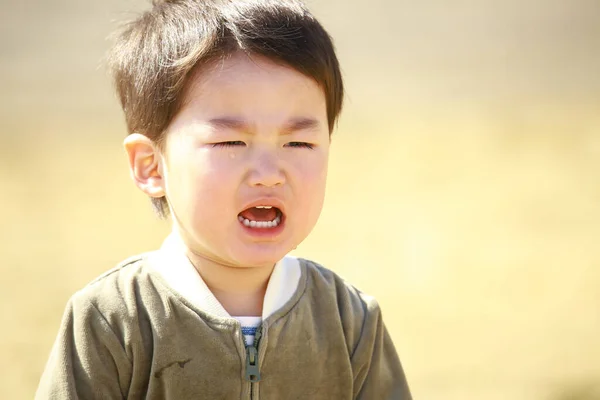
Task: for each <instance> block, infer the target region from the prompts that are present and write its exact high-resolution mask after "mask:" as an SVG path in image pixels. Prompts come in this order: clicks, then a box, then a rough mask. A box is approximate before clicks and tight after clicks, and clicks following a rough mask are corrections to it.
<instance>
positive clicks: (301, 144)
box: [286, 142, 315, 150]
mask: <svg viewBox="0 0 600 400" xmlns="http://www.w3.org/2000/svg"><path fill="white" fill-rule="evenodd" d="M286 146H288V147H303V148H306V149H310V150H312V149H314V148H315V146H314V145H313V144H310V143H306V142H289V143H288V144H287V145H286Z"/></svg>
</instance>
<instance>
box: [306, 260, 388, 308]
mask: <svg viewBox="0 0 600 400" xmlns="http://www.w3.org/2000/svg"><path fill="white" fill-rule="evenodd" d="M298 260H299V261H300V264H301V265H303V266H304V267H305V269H306V273H307V275H308V278H309V283H308V284H309V285H313V286H314V287H315V288H316V289H317V290H318V291H319V292H320V294H321V295H323V294H324V293H326V294H328V295H329V296H333V297H335V299H337V301H338V302H339V303H340V304H341V305H346V306H349V307H353V308H356V309H357V310H356V311H361V310H362V311H364V312H373V311H378V310H379V304H378V302H377V300H376V299H375V297H373V296H371V295H369V294H366V293H364V292H362V291H361V290H360V289H358V288H357V287H356V286H354V285H353V284H351V283H349V282H348V281H346V280H345V279H344V278H342V277H341V276H340V275H338V274H337V273H335V272H334V271H332V270H330V269H328V268H326V267H324V266H323V265H321V264H319V263H317V262H315V261H312V260H307V259H304V258H299V259H298Z"/></svg>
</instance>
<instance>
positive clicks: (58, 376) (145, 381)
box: [36, 252, 412, 400]
mask: <svg viewBox="0 0 600 400" xmlns="http://www.w3.org/2000/svg"><path fill="white" fill-rule="evenodd" d="M156 254H157V252H150V253H145V254H142V255H140V256H136V257H133V258H131V259H129V260H126V261H125V262H123V263H122V264H121V265H119V266H118V267H116V268H114V269H112V270H111V271H109V272H107V273H105V274H104V275H102V276H100V277H99V278H97V279H96V280H94V281H93V282H91V283H90V284H89V285H87V286H86V287H84V288H83V289H82V290H80V291H79V292H77V293H76V294H74V295H73V296H72V297H71V299H70V300H69V302H68V304H67V307H66V310H65V313H64V316H63V319H62V322H61V325H60V329H59V333H58V336H57V338H56V341H55V343H54V346H53V348H52V351H51V355H50V358H49V360H48V362H47V364H46V368H45V370H44V373H43V375H42V378H41V381H40V384H39V387H38V390H37V393H36V399H38V400H41V399H210V400H216V399H254V400H258V399H261V400H282V399H310V400H332V399H364V400H375V399H397V400H408V399H412V397H411V395H410V392H409V388H408V385H407V382H406V379H405V375H404V372H403V369H402V366H401V364H400V361H399V359H398V356H397V353H396V350H395V348H394V345H393V343H392V341H391V339H390V336H389V335H388V332H387V330H386V328H385V325H384V323H383V320H382V316H381V311H380V308H379V306H378V304H377V302H376V301H375V300H374V299H373V298H372V297H369V296H367V295H365V294H363V293H361V292H360V291H358V290H357V289H355V288H354V287H352V286H350V285H349V284H347V283H345V282H344V281H343V280H342V279H341V278H340V277H339V276H337V275H336V274H335V273H333V272H331V271H330V270H328V269H326V268H324V267H322V266H320V265H317V264H316V263H314V262H311V261H308V260H304V259H297V260H298V262H299V266H300V274H299V279H298V283H297V287H296V290H295V291H294V292H293V294H291V297H290V298H289V300H287V301H286V303H285V304H284V305H283V306H282V307H280V308H279V309H277V310H276V311H275V312H274V313H272V314H271V315H269V316H268V317H267V318H266V319H264V320H263V322H262V326H261V328H260V329H259V331H258V332H257V334H256V337H255V341H254V345H251V346H246V345H245V342H244V338H243V335H242V333H241V329H240V323H239V322H238V321H237V320H235V319H234V318H231V317H223V316H220V315H215V314H213V313H210V312H208V311H207V310H203V309H200V308H199V307H197V306H195V305H194V304H193V302H190V301H189V299H186V298H185V297H184V296H182V295H181V294H180V293H178V292H177V291H175V290H173V289H172V287H171V286H170V285H169V284H168V283H167V282H166V281H165V280H164V279H163V278H162V277H161V275H160V274H158V273H157V272H156V270H155V269H154V268H152V267H151V265H152V263H153V262H154V263H155V262H157V261H156V260H157V259H158V260H162V261H159V262H165V261H164V258H162V259H160V258H156V257H155V255H156Z"/></svg>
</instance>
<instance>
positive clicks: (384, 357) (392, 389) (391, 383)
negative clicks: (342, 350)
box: [352, 296, 412, 400]
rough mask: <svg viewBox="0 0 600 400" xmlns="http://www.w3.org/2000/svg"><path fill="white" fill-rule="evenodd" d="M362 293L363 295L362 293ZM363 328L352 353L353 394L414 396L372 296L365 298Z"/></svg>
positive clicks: (364, 398) (387, 399) (362, 399)
mask: <svg viewBox="0 0 600 400" xmlns="http://www.w3.org/2000/svg"><path fill="white" fill-rule="evenodd" d="M361 297H362V296H361ZM363 300H364V301H365V303H363V304H364V307H365V308H366V309H365V314H364V320H363V326H362V332H361V334H360V338H359V340H358V343H357V345H356V348H355V350H354V352H353V354H352V369H353V371H354V398H355V399H358V400H373V399H377V400H412V396H411V393H410V390H409V387H408V383H407V381H406V376H405V374H404V370H403V368H402V365H401V363H400V359H399V357H398V354H397V352H396V349H395V347H394V344H393V342H392V339H391V337H390V336H389V333H388V331H387V328H386V327H385V324H384V322H383V318H382V315H381V310H380V308H379V305H378V304H377V302H376V301H375V300H374V299H373V298H370V299H364V298H363Z"/></svg>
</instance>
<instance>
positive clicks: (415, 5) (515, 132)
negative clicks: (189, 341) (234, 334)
mask: <svg viewBox="0 0 600 400" xmlns="http://www.w3.org/2000/svg"><path fill="white" fill-rule="evenodd" d="M308 4H309V6H310V7H311V9H312V10H313V11H314V13H315V14H316V15H317V16H318V17H319V18H320V19H321V20H322V22H323V23H324V25H325V26H326V27H327V28H328V30H329V31H330V33H331V34H332V36H333V37H334V39H335V43H336V45H337V48H338V51H339V57H340V60H341V63H342V66H343V72H344V74H345V79H346V85H347V90H348V91H347V93H348V97H347V102H346V107H345V110H344V112H343V115H342V119H341V121H340V124H339V127H338V129H337V130H336V132H335V133H334V140H333V148H332V152H333V153H332V159H331V166H330V168H331V172H330V178H329V184H328V193H327V199H326V205H325V209H324V210H323V214H322V218H321V220H320V222H319V224H318V225H317V227H316V228H315V230H314V232H313V234H312V236H310V237H309V238H308V239H307V240H306V242H305V243H303V245H302V246H300V247H299V248H298V249H297V250H296V251H295V252H294V253H295V254H297V255H302V256H304V257H309V258H312V259H315V260H317V261H319V262H321V263H322V264H324V265H325V266H327V267H329V268H331V269H333V270H335V271H336V272H338V273H339V274H341V275H342V276H343V277H345V278H347V279H348V280H349V281H350V282H352V283H354V284H355V285H356V286H357V287H359V288H360V289H361V290H363V291H365V292H368V293H370V294H372V295H374V296H376V297H377V298H378V299H379V301H380V303H381V305H382V309H383V313H384V318H385V320H386V322H387V325H388V328H389V330H390V332H391V334H392V337H393V339H394V341H395V343H396V346H397V349H398V352H399V354H400V356H401V360H402V362H403V364H404V367H405V370H406V374H407V376H408V379H409V383H410V386H411V388H412V391H413V395H414V397H415V399H432V400H435V399H445V400H446V399H450V400H453V399H485V400H488V399H489V400H495V399H514V400H521V399H523V400H525V399H528V400H529V399H533V400H538V399H539V400H567V399H571V400H590V399H600V387H599V383H600V268H599V267H600V247H599V239H600V203H599V202H600V186H599V182H600V73H599V71H600V2H598V1H597V0H544V1H541V0H529V1H517V0H455V1H452V2H449V1H441V0H419V1H417V0H370V1H368V2H364V1H355V0H310V1H309V3H308ZM0 7H1V11H0V93H1V95H0V179H1V188H2V195H1V196H0V205H1V206H2V207H1V210H2V211H1V214H0V215H1V217H0V218H1V224H2V229H0V235H1V236H0V257H1V258H0V265H1V268H2V277H1V279H0V307H1V308H0V309H1V312H2V313H1V318H2V326H3V328H2V330H1V331H0V354H1V356H0V398H2V399H28V398H32V397H33V394H34V391H35V389H36V387H37V384H38V380H39V377H40V374H41V372H42V369H43V367H44V364H45V362H46V360H47V357H48V355H49V351H50V347H51V345H52V342H53V341H54V338H55V335H56V333H57V329H58V325H59V322H60V318H61V315H62V312H63V310H64V307H65V304H66V302H67V300H68V298H69V296H71V295H72V294H73V293H74V292H75V291H76V290H78V289H79V288H81V287H82V286H83V285H85V284H86V283H87V282H89V281H90V280H91V279H93V278H94V277H96V276H97V275H99V274H100V273H101V272H103V271H105V270H107V269H109V268H112V267H113V266H114V265H115V264H117V263H118V262H119V261H120V260H122V259H124V258H126V257H128V256H130V255H133V254H136V253H140V252H143V251H147V250H152V249H155V248H156V247H158V246H159V245H160V243H161V241H162V239H163V238H164V236H165V235H166V234H167V232H168V231H169V225H168V222H166V221H160V220H158V219H157V218H156V217H155V216H154V214H153V212H152V210H151V207H150V203H149V201H148V200H147V199H146V198H145V197H144V196H143V195H142V194H141V192H139V191H138V190H137V189H136V188H135V187H134V185H133V184H132V183H131V182H130V179H129V175H128V171H127V166H126V159H125V155H124V151H123V149H122V146H121V143H122V140H123V138H124V136H125V133H126V132H125V126H124V122H123V116H122V114H121V110H120V109H119V107H118V103H117V100H116V98H115V96H114V94H113V92H112V88H111V86H110V82H109V79H108V77H107V74H106V71H105V68H104V64H103V60H102V58H103V56H104V53H105V51H106V49H107V48H108V46H109V41H107V39H106V38H107V37H108V35H109V34H110V32H111V31H112V30H113V29H114V28H115V27H116V26H117V24H118V22H120V21H123V20H126V19H130V18H132V17H134V16H135V15H136V13H137V12H139V11H140V10H143V9H146V8H148V3H147V2H145V1H133V0H103V1H95V2H90V1H85V2H83V1H75V0H53V1H42V0H21V1H18V2H16V1H8V0H0Z"/></svg>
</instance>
